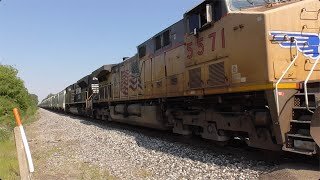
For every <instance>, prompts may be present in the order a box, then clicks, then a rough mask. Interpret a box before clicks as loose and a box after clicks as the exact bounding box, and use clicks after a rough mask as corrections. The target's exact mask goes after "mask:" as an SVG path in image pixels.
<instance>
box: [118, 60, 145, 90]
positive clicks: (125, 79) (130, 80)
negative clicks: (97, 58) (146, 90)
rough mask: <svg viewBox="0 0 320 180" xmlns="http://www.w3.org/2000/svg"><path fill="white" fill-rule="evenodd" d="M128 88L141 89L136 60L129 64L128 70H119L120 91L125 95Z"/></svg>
mask: <svg viewBox="0 0 320 180" xmlns="http://www.w3.org/2000/svg"><path fill="white" fill-rule="evenodd" d="M129 89H130V90H132V91H137V90H142V89H143V87H142V80H141V73H140V69H139V62H138V60H136V61H134V62H132V63H131V64H130V70H128V69H125V70H122V71H121V93H122V94H123V95H124V96H127V95H128V94H129V92H128V90H129Z"/></svg>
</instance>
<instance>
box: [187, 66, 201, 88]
mask: <svg viewBox="0 0 320 180" xmlns="http://www.w3.org/2000/svg"><path fill="white" fill-rule="evenodd" d="M189 86H190V88H191V89H194V88H201V87H202V80H201V67H199V68H195V69H190V70H189Z"/></svg>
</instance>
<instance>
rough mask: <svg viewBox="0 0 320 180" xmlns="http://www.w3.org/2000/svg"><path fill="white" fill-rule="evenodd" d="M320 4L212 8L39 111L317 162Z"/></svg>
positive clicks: (216, 4) (234, 2)
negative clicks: (237, 143)
mask: <svg viewBox="0 0 320 180" xmlns="http://www.w3.org/2000/svg"><path fill="white" fill-rule="evenodd" d="M319 14H320V2H319V1H318V0H291V1H281V0H272V1H266V0H205V1H203V2H201V3H199V4H198V5H197V6H196V7H194V8H192V9H191V10H189V11H188V12H186V13H185V14H184V16H183V18H182V19H181V20H180V21H178V22H176V23H175V24H173V25H171V26H169V27H167V28H166V29H164V30H162V31H161V32H159V33H158V34H156V35H155V36H153V37H151V38H150V39H148V40H147V41H145V42H144V43H142V44H140V45H138V46H137V53H136V54H135V55H134V56H132V57H130V58H123V61H122V62H120V63H118V64H110V65H104V66H102V67H101V68H99V69H97V70H96V71H94V72H92V73H91V74H89V75H87V76H86V77H83V78H82V79H80V80H79V81H77V82H76V83H74V84H72V85H70V86H69V87H66V88H65V89H64V90H63V91H61V92H60V93H58V94H56V95H54V96H51V97H49V98H47V99H44V100H43V101H42V103H41V104H40V107H43V108H48V109H53V110H57V111H58V110H59V111H65V112H67V113H72V114H77V115H84V116H89V117H92V118H96V119H100V120H105V121H116V122H121V123H127V124H133V125H138V126H144V127H150V128H156V129H165V130H172V132H173V133H177V134H182V135H198V136H201V137H202V138H205V139H209V140H213V141H217V142H223V143H227V142H229V141H230V140H232V139H235V138H237V139H240V140H242V141H244V142H246V143H247V144H248V146H251V147H255V148H261V149H267V150H275V151H289V152H292V153H298V154H304V155H308V156H319V145H320V118H319V114H320V81H319V77H320V65H319V59H320V54H319V44H320V40H319V33H320V20H319Z"/></svg>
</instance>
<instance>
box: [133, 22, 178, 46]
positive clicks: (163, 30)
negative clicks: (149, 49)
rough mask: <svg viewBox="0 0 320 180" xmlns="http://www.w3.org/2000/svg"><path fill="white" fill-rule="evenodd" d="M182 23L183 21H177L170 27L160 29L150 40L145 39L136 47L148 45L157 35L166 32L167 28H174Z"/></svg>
mask: <svg viewBox="0 0 320 180" xmlns="http://www.w3.org/2000/svg"><path fill="white" fill-rule="evenodd" d="M182 21H183V19H180V20H179V21H177V22H175V23H173V24H172V25H170V26H168V27H166V28H164V29H162V30H161V31H160V32H158V33H156V34H155V35H153V36H152V37H151V38H149V39H147V40H146V41H144V42H143V43H141V44H139V45H138V47H141V46H142V45H144V44H146V43H148V42H149V41H152V40H153V39H154V37H156V36H158V35H159V34H161V33H163V32H165V31H166V30H168V29H169V28H171V27H174V26H176V25H177V24H179V23H181V22H182Z"/></svg>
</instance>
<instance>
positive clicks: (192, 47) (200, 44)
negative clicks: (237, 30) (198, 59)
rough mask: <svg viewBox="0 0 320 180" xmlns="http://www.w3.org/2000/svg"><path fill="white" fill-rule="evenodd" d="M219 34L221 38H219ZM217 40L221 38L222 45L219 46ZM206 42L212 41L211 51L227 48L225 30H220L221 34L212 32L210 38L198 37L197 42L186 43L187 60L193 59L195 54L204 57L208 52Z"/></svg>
mask: <svg viewBox="0 0 320 180" xmlns="http://www.w3.org/2000/svg"><path fill="white" fill-rule="evenodd" d="M217 34H219V35H220V36H219V37H217ZM217 38H221V41H220V42H221V44H217ZM204 41H210V42H211V47H210V46H209V47H210V48H211V51H215V50H216V48H225V47H226V42H225V32H224V28H222V29H221V30H220V32H212V33H210V34H209V35H208V36H205V37H198V38H196V40H195V42H187V43H186V49H187V52H188V54H187V58H188V59H192V58H193V57H194V55H195V54H197V55H198V56H202V55H203V54H204V52H205V51H206V50H207V49H206V48H208V47H206V46H205V45H204Z"/></svg>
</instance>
